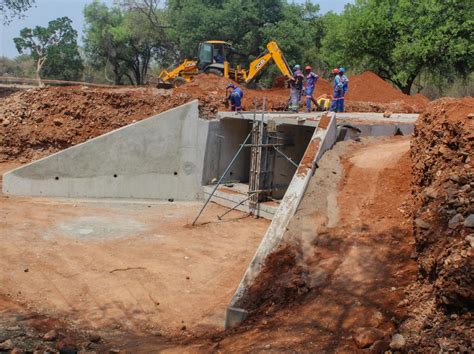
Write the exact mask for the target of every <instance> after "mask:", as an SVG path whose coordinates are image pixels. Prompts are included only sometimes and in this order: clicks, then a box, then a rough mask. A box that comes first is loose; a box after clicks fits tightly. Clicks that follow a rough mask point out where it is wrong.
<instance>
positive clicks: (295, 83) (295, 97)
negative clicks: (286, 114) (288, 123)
mask: <svg viewBox="0 0 474 354" xmlns="http://www.w3.org/2000/svg"><path fill="white" fill-rule="evenodd" d="M293 70H294V73H293V76H292V77H291V79H290V80H289V82H288V84H289V86H290V99H289V109H290V111H292V112H295V113H297V112H298V111H299V108H300V101H301V96H302V95H303V80H304V75H303V73H302V72H301V66H299V65H298V64H297V65H295V66H294V67H293Z"/></svg>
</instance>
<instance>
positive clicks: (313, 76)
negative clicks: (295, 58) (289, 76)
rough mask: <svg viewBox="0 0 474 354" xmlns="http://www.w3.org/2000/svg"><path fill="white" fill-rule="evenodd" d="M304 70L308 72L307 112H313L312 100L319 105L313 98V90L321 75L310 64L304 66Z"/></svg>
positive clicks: (306, 90)
mask: <svg viewBox="0 0 474 354" xmlns="http://www.w3.org/2000/svg"><path fill="white" fill-rule="evenodd" d="M304 71H305V72H306V89H305V93H306V112H311V101H313V102H314V104H315V105H316V106H317V102H316V101H315V99H314V98H313V92H314V88H315V87H316V82H317V81H318V79H319V76H318V75H316V74H315V73H313V68H311V66H309V65H307V66H306V67H305V68H304Z"/></svg>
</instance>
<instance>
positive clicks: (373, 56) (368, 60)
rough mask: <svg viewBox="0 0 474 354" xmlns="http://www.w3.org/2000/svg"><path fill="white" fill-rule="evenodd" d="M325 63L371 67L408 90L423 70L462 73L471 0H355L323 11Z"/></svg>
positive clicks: (470, 44)
mask: <svg viewBox="0 0 474 354" xmlns="http://www.w3.org/2000/svg"><path fill="white" fill-rule="evenodd" d="M324 30H325V33H326V34H325V37H324V39H323V42H322V44H323V46H322V55H323V58H324V59H325V60H326V61H327V62H328V64H329V65H331V66H337V65H346V66H351V67H354V68H360V69H363V70H372V71H374V72H375V73H377V74H378V75H380V76H381V77H382V78H384V79H386V80H389V81H391V82H392V83H394V84H395V85H396V86H398V87H399V88H400V89H401V90H402V91H403V92H405V93H407V94H409V93H410V92H411V88H412V85H413V83H414V81H415V79H416V77H417V76H418V75H419V74H420V73H421V72H422V71H423V70H425V71H429V72H432V73H443V75H457V74H460V75H463V76H465V75H467V74H468V73H470V72H472V69H473V65H474V59H473V58H474V2H472V1H469V0H424V1H410V0H357V1H356V3H355V4H354V5H346V8H345V11H344V12H343V13H342V14H341V15H335V14H327V15H326V16H325V17H324Z"/></svg>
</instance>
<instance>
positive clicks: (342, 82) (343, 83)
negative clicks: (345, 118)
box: [337, 67, 349, 112]
mask: <svg viewBox="0 0 474 354" xmlns="http://www.w3.org/2000/svg"><path fill="white" fill-rule="evenodd" d="M345 72H346V69H344V68H342V67H341V68H339V73H338V76H339V86H340V87H341V96H340V97H339V102H338V109H337V112H344V96H345V95H346V93H347V91H349V79H348V78H347V76H346V75H344V73H345Z"/></svg>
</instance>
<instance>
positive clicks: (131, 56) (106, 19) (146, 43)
mask: <svg viewBox="0 0 474 354" xmlns="http://www.w3.org/2000/svg"><path fill="white" fill-rule="evenodd" d="M155 10H156V11H157V12H158V11H159V10H158V9H157V8H156V9H155ZM84 16H85V22H86V30H85V38H84V42H85V51H86V54H87V56H88V58H89V59H90V61H91V62H92V63H93V64H94V65H95V66H96V67H105V68H107V66H110V67H111V69H112V73H113V76H114V82H115V83H116V84H122V83H123V78H124V77H126V78H128V80H129V81H130V83H131V84H137V85H142V84H144V83H145V81H146V77H147V73H148V69H149V65H150V62H151V60H153V58H155V57H157V56H159V54H161V55H164V52H165V48H167V47H168V43H167V41H166V38H165V35H164V31H162V30H161V29H160V28H159V26H157V25H156V24H155V23H153V22H151V21H150V18H149V17H147V14H146V13H144V12H143V11H141V10H140V9H138V8H135V7H129V6H125V5H124V6H123V7H122V8H121V7H117V6H115V7H112V8H108V7H107V6H106V5H105V4H102V3H100V2H98V1H94V2H93V3H91V4H90V5H88V6H86V7H85V9H84Z"/></svg>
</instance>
